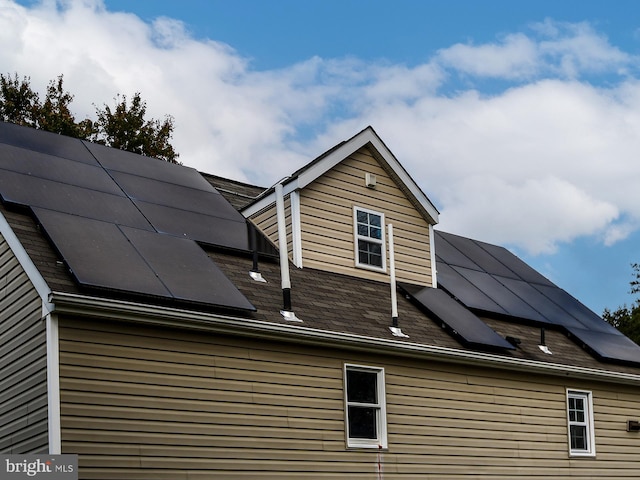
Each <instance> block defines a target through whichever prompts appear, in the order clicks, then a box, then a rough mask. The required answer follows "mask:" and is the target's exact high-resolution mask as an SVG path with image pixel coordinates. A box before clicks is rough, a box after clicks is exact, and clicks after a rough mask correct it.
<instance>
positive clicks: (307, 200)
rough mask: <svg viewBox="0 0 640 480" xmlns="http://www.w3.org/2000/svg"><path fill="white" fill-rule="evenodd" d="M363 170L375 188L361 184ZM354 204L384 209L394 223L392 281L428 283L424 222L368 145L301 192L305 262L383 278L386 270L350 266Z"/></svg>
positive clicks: (369, 277)
mask: <svg viewBox="0 0 640 480" xmlns="http://www.w3.org/2000/svg"><path fill="white" fill-rule="evenodd" d="M365 173H373V174H375V176H376V187H375V189H370V188H367V187H366V186H365ZM354 206H356V207H362V208H366V209H370V210H374V211H377V212H380V213H383V214H384V215H385V222H386V224H389V223H391V224H393V229H394V243H395V260H396V277H397V279H398V280H399V281H408V282H412V283H418V284H422V285H431V263H430V252H429V248H430V247H429V225H428V223H427V222H426V221H425V220H424V218H423V217H422V216H421V215H420V214H419V212H418V211H417V210H416V208H415V206H414V205H413V204H412V203H411V202H410V201H409V199H408V198H407V197H406V195H405V194H404V193H403V192H402V191H401V190H400V188H398V186H397V185H396V183H395V182H394V181H393V179H392V178H391V177H390V176H389V175H388V173H387V172H386V171H385V170H384V169H383V168H382V167H381V166H380V164H379V163H378V161H377V160H376V159H375V158H374V157H373V156H372V155H371V153H370V152H369V150H368V149H367V148H362V149H360V150H359V151H357V152H355V153H354V154H353V155H351V156H350V157H348V158H346V159H345V160H344V161H342V162H341V163H340V164H338V165H337V166H336V167H334V168H333V169H332V170H330V171H328V172H327V173H325V174H324V175H322V176H321V177H320V178H318V179H317V180H316V181H314V182H312V183H311V184H310V185H308V186H307V187H306V188H305V189H303V190H302V191H301V193H300V210H301V225H302V252H303V253H302V256H303V259H304V265H305V266H308V267H313V268H319V269H323V270H329V271H333V272H338V273H345V274H350V275H355V276H358V277H362V278H368V279H371V280H381V281H388V275H387V274H385V273H379V272H372V271H369V270H365V269H361V268H356V267H355V253H354V231H353V207H354ZM385 250H386V251H387V257H388V254H389V252H388V249H387V248H386V246H385Z"/></svg>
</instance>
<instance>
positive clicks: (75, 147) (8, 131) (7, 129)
mask: <svg viewBox="0 0 640 480" xmlns="http://www.w3.org/2000/svg"><path fill="white" fill-rule="evenodd" d="M0 143H4V144H7V145H13V146H15V147H19V148H23V149H26V150H33V151H36V152H41V153H46V154H48V155H52V156H55V157H61V158H67V159H69V160H75V161H76V162H82V163H87V164H89V165H98V162H97V161H96V159H95V158H94V157H93V155H91V153H90V152H89V150H87V147H86V146H85V145H84V144H83V143H82V141H81V140H79V139H77V138H71V137H66V136H64V135H58V134H57V133H51V132H46V131H44V130H36V129H35V128H31V127H23V126H21V125H15V124H13V123H8V122H0Z"/></svg>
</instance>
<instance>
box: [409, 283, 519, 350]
mask: <svg viewBox="0 0 640 480" xmlns="http://www.w3.org/2000/svg"><path fill="white" fill-rule="evenodd" d="M399 287H400V289H401V290H402V291H403V293H405V294H406V295H408V296H409V297H410V298H411V299H412V300H413V302H414V303H416V304H417V305H418V307H419V308H420V309H421V310H423V311H424V312H425V313H427V314H428V315H430V316H433V317H435V318H437V319H438V320H440V321H441V322H442V325H443V327H444V328H446V329H448V330H449V332H450V333H451V334H452V335H453V336H455V337H457V338H459V339H461V340H462V342H463V343H465V344H467V345H469V346H472V347H476V348H478V347H480V348H484V347H490V348H499V349H507V350H513V349H514V348H515V347H514V346H513V345H512V344H511V343H509V342H508V341H506V340H505V339H504V338H502V337H501V336H500V335H498V334H497V333H496V332H495V331H493V330H492V329H491V327H489V326H488V325H487V324H486V323H484V322H483V321H482V320H480V319H479V318H478V317H477V316H475V315H474V314H473V313H471V311H470V310H467V309H466V308H465V307H463V306H462V305H461V304H460V303H458V302H457V301H455V300H454V299H453V298H451V297H450V296H449V295H448V294H447V293H445V292H444V291H442V290H438V289H437V288H431V287H419V286H416V285H409V284H404V283H403V284H399Z"/></svg>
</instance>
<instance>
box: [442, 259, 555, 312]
mask: <svg viewBox="0 0 640 480" xmlns="http://www.w3.org/2000/svg"><path fill="white" fill-rule="evenodd" d="M453 269H454V270H455V271H456V272H458V273H460V275H462V276H463V277H464V278H466V279H467V280H469V282H470V283H471V284H473V285H479V288H480V290H481V291H482V292H483V293H484V294H485V295H487V296H488V297H489V298H490V299H491V300H493V301H494V302H495V303H497V304H498V305H499V306H500V307H502V309H503V310H504V311H506V312H507V313H508V314H509V315H511V316H514V317H518V318H525V319H529V320H537V321H544V319H543V318H542V315H540V313H539V312H537V311H536V310H534V309H533V308H531V306H530V305H528V304H527V303H526V302H524V301H523V300H522V299H521V298H520V297H518V296H517V295H515V294H514V293H513V292H512V291H511V290H509V289H508V288H506V287H505V286H504V285H503V284H502V283H500V282H499V281H498V280H497V279H496V278H495V277H494V276H492V275H489V274H488V273H486V272H478V271H476V270H469V269H468V268H462V267H453ZM496 313H499V312H496Z"/></svg>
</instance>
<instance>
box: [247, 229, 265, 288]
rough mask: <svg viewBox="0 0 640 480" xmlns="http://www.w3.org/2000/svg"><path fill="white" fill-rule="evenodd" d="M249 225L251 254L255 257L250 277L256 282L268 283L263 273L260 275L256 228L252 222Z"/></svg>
mask: <svg viewBox="0 0 640 480" xmlns="http://www.w3.org/2000/svg"><path fill="white" fill-rule="evenodd" d="M248 225H249V242H251V252H252V256H253V265H252V267H251V271H250V272H249V276H250V277H251V278H252V279H253V281H255V282H261V283H267V281H266V280H265V278H264V277H263V276H262V273H260V270H259V269H258V239H257V234H256V226H255V225H254V224H253V223H251V222H248Z"/></svg>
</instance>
